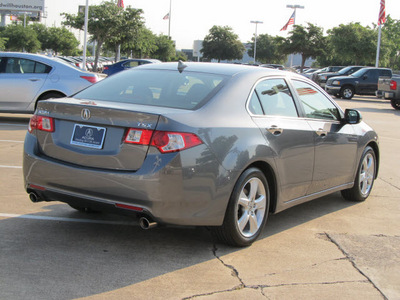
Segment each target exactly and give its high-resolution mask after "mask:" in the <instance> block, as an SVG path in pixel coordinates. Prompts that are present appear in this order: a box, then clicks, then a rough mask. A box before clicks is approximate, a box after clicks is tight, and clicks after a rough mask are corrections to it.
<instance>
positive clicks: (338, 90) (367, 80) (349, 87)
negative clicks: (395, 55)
mask: <svg viewBox="0 0 400 300" xmlns="http://www.w3.org/2000/svg"><path fill="white" fill-rule="evenodd" d="M380 76H387V77H389V78H390V77H392V70H391V69H384V68H362V69H360V70H358V71H356V72H354V73H353V74H351V75H349V76H335V77H331V78H329V79H328V81H327V82H326V86H325V90H326V91H327V92H328V93H329V94H331V95H334V96H336V97H342V98H343V99H351V98H353V96H354V95H355V94H357V95H375V91H376V90H377V89H378V79H379V77H380Z"/></svg>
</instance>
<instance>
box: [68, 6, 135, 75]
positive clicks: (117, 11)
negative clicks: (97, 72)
mask: <svg viewBox="0 0 400 300" xmlns="http://www.w3.org/2000/svg"><path fill="white" fill-rule="evenodd" d="M141 14H142V10H140V9H139V10H136V9H133V8H130V7H128V8H127V9H126V10H125V11H124V10H123V8H121V7H118V6H117V5H116V3H115V2H114V1H108V2H103V3H102V4H100V5H93V6H90V7H89V15H88V32H89V34H91V35H92V38H93V39H94V40H96V41H97V48H96V53H95V60H94V67H95V68H97V62H98V59H99V55H100V50H101V48H102V46H103V44H104V43H105V41H107V40H118V39H119V40H123V37H121V35H122V31H131V30H132V28H134V26H131V23H130V22H133V23H135V22H134V21H132V20H130V21H129V24H130V25H129V27H128V28H127V30H126V29H125V25H126V24H127V22H128V20H127V19H124V16H126V17H128V16H131V15H135V16H136V18H139V19H140V20H141ZM63 16H64V18H65V21H64V22H63V24H64V25H67V26H71V27H73V28H77V29H81V30H83V26H84V14H83V13H79V14H78V15H72V14H63ZM140 20H137V21H138V22H136V23H135V24H137V23H139V21H140ZM124 36H125V33H124Z"/></svg>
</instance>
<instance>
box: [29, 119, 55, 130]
mask: <svg viewBox="0 0 400 300" xmlns="http://www.w3.org/2000/svg"><path fill="white" fill-rule="evenodd" d="M35 129H37V130H42V131H47V132H54V119H53V118H51V117H43V116H38V115H33V116H32V118H31V119H30V121H29V126H28V131H29V132H30V133H32V132H33V130H35Z"/></svg>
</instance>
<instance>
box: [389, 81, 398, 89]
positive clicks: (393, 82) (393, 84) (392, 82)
mask: <svg viewBox="0 0 400 300" xmlns="http://www.w3.org/2000/svg"><path fill="white" fill-rule="evenodd" d="M390 89H391V90H397V82H396V81H394V80H391V81H390Z"/></svg>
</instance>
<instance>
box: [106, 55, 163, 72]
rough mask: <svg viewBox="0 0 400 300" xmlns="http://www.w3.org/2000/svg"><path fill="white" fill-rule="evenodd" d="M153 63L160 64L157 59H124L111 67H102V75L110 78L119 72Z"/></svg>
mask: <svg viewBox="0 0 400 300" xmlns="http://www.w3.org/2000/svg"><path fill="white" fill-rule="evenodd" d="M155 63H161V61H160V60H158V59H138V58H132V59H124V60H120V61H119V62H116V63H114V64H112V65H108V66H104V69H103V73H104V74H107V75H108V76H110V75H113V74H115V73H118V72H121V71H123V70H128V69H131V68H134V67H137V66H141V65H145V64H155Z"/></svg>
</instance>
